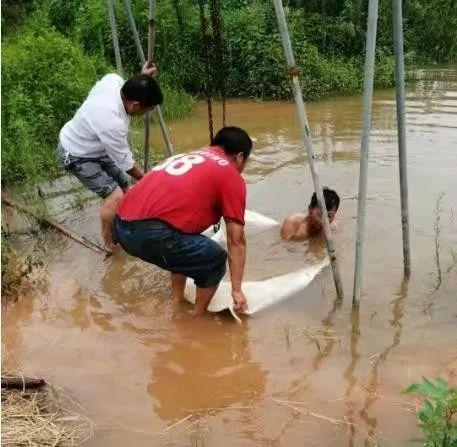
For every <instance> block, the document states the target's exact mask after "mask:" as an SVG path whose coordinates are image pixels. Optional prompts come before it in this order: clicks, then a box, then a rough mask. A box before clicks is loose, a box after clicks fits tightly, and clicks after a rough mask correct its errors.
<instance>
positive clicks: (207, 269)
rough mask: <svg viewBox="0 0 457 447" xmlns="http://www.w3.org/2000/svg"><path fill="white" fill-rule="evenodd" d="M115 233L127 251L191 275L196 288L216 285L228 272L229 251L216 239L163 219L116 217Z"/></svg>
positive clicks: (174, 270)
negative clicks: (181, 228) (188, 231)
mask: <svg viewBox="0 0 457 447" xmlns="http://www.w3.org/2000/svg"><path fill="white" fill-rule="evenodd" d="M113 236H114V238H115V240H116V241H117V242H119V243H120V244H121V245H122V247H123V248H124V250H125V251H126V252H127V253H129V254H131V255H132V256H136V257H137V258H140V259H142V260H143V261H146V262H149V263H151V264H154V265H157V266H158V267H160V268H162V269H164V270H168V271H170V272H172V273H179V274H181V275H184V276H187V277H189V278H192V279H193V280H194V281H195V285H196V286H197V287H201V288H207V287H212V286H215V285H217V284H219V282H220V281H221V279H222V278H223V276H224V275H225V270H226V263H227V252H226V251H225V250H224V249H223V248H222V247H221V246H220V245H219V244H218V243H217V242H214V241H213V240H212V239H210V238H208V237H206V236H203V235H201V234H187V233H183V232H182V231H179V230H177V229H176V228H173V227H172V226H171V225H168V224H167V223H165V222H163V221H161V220H157V219H148V220H135V221H125V220H122V219H121V218H120V217H118V216H116V218H115V219H114V222H113Z"/></svg>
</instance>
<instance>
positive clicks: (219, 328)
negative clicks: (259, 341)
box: [144, 321, 266, 421]
mask: <svg viewBox="0 0 457 447" xmlns="http://www.w3.org/2000/svg"><path fill="white" fill-rule="evenodd" d="M167 338H169V340H167V341H166V348H165V349H163V350H162V351H160V352H158V353H157V355H156V356H155V357H154V359H153V360H152V362H151V363H152V371H151V381H150V383H149V384H148V387H147V390H148V393H149V394H150V395H151V396H152V397H153V401H154V411H155V413H156V414H157V415H158V416H159V417H160V418H161V419H164V420H166V421H170V420H174V419H180V418H182V417H184V416H186V415H188V414H189V413H191V412H192V411H194V412H195V411H200V412H205V411H208V410H218V409H223V408H226V407H229V406H230V405H232V404H234V403H236V404H240V405H247V404H250V403H251V402H252V400H253V399H254V398H256V397H258V396H260V395H262V394H263V392H264V391H265V382H266V371H264V370H263V369H262V366H261V365H260V363H258V362H255V361H253V360H252V359H251V354H250V348H249V344H248V339H247V338H248V325H247V324H244V325H241V326H239V327H237V326H234V325H229V324H221V323H220V322H214V321H213V322H208V324H206V325H204V326H203V327H200V328H198V329H196V327H195V322H193V321H188V322H187V324H186V323H184V322H182V321H181V322H177V323H176V324H172V325H171V326H170V335H169V337H167ZM144 343H145V344H148V341H147V339H145V340H144ZM151 343H156V340H152V341H151ZM216 353H217V355H216Z"/></svg>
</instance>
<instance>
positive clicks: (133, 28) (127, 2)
mask: <svg viewBox="0 0 457 447" xmlns="http://www.w3.org/2000/svg"><path fill="white" fill-rule="evenodd" d="M124 7H125V12H126V13H127V18H128V21H129V24H130V29H131V31H132V34H133V40H134V41H135V45H136V50H137V53H138V57H139V58H140V61H141V63H142V64H144V63H145V62H146V58H145V56H144V51H143V47H142V46H141V42H140V36H139V34H138V30H137V28H136V24H135V19H134V18H133V14H132V8H131V7H130V0H124ZM155 111H156V113H157V118H158V120H159V125H160V129H161V131H162V135H163V139H164V141H165V147H166V150H167V153H168V155H172V154H173V145H172V144H171V141H170V137H169V135H168V129H167V126H166V124H165V120H164V119H163V114H162V108H161V107H160V106H159V105H158V106H156V108H155Z"/></svg>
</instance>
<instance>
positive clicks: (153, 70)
mask: <svg viewBox="0 0 457 447" xmlns="http://www.w3.org/2000/svg"><path fill="white" fill-rule="evenodd" d="M141 74H146V75H149V76H152V77H155V75H156V74H157V67H156V66H155V64H154V63H151V65H150V66H149V61H146V62H145V63H144V64H143V66H142V67H141Z"/></svg>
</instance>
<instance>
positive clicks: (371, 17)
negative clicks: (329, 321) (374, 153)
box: [352, 0, 378, 306]
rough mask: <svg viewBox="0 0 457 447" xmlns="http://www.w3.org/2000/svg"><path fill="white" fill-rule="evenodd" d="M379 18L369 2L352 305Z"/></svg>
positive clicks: (359, 262) (359, 266)
mask: <svg viewBox="0 0 457 447" xmlns="http://www.w3.org/2000/svg"><path fill="white" fill-rule="evenodd" d="M377 21H378V0H370V1H369V4H368V23H367V38H366V49H365V74H364V80H363V127H362V142H361V148H360V173H359V195H358V207H357V241H356V245H355V271H354V294H353V297H352V304H353V306H358V305H359V302H360V296H361V291H362V270H363V248H364V240H365V212H366V202H367V170H368V152H369V140H370V128H371V108H372V102H373V80H374V63H375V50H376V28H377Z"/></svg>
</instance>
